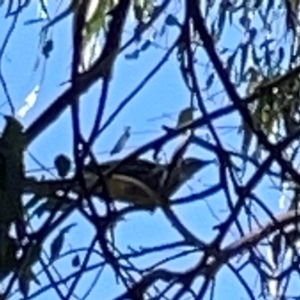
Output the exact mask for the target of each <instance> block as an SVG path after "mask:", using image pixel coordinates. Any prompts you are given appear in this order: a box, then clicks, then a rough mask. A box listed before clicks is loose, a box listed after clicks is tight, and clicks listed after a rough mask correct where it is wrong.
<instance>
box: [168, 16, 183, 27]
mask: <svg viewBox="0 0 300 300" xmlns="http://www.w3.org/2000/svg"><path fill="white" fill-rule="evenodd" d="M165 24H166V25H167V26H178V27H180V26H181V24H180V23H179V21H178V19H177V18H176V17H175V16H174V15H171V14H169V15H168V16H167V17H166V20H165Z"/></svg>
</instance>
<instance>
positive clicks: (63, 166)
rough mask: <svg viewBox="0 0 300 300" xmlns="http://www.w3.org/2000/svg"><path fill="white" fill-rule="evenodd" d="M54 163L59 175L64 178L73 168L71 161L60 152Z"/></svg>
mask: <svg viewBox="0 0 300 300" xmlns="http://www.w3.org/2000/svg"><path fill="white" fill-rule="evenodd" d="M54 165H55V168H56V170H57V173H58V175H59V176H60V177H62V178H64V177H66V176H67V175H68V173H69V172H70V170H71V161H70V159H69V158H68V157H67V156H65V155H63V154H60V155H58V156H57V157H56V158H55V160H54Z"/></svg>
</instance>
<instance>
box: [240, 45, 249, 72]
mask: <svg viewBox="0 0 300 300" xmlns="http://www.w3.org/2000/svg"><path fill="white" fill-rule="evenodd" d="M248 50H249V44H248V43H246V44H243V45H242V47H241V52H242V53H241V68H240V75H241V77H242V76H243V75H244V73H245V67H246V63H247V58H248Z"/></svg>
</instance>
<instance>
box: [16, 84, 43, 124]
mask: <svg viewBox="0 0 300 300" xmlns="http://www.w3.org/2000/svg"><path fill="white" fill-rule="evenodd" d="M39 90H40V86H39V85H36V86H35V87H34V88H33V90H32V91H31V92H30V93H29V95H28V96H27V97H26V98H25V100H24V102H25V104H24V105H23V106H22V107H21V108H20V109H19V110H18V112H17V116H19V117H21V118H24V117H25V116H26V114H27V112H28V111H29V110H30V109H31V108H32V107H33V106H34V105H35V103H36V100H37V98H38V94H39Z"/></svg>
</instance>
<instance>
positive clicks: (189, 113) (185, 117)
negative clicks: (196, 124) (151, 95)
mask: <svg viewBox="0 0 300 300" xmlns="http://www.w3.org/2000/svg"><path fill="white" fill-rule="evenodd" d="M193 111H194V109H193V108H192V107H188V108H185V109H183V110H182V111H181V112H180V114H179V116H178V120H177V125H176V127H177V128H180V127H182V126H184V125H186V124H188V123H190V122H192V121H193Z"/></svg>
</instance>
